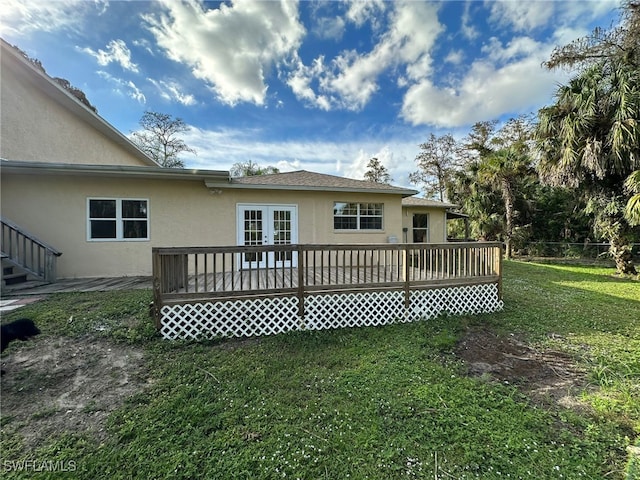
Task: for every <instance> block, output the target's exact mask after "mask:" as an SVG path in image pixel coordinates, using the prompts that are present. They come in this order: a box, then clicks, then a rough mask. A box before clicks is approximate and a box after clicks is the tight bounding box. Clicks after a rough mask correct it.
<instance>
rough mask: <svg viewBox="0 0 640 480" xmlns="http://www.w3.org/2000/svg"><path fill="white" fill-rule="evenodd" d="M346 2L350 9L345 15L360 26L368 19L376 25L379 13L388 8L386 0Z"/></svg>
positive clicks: (353, 0)
mask: <svg viewBox="0 0 640 480" xmlns="http://www.w3.org/2000/svg"><path fill="white" fill-rule="evenodd" d="M346 3H347V4H348V9H347V13H346V15H345V16H346V17H347V19H348V20H349V21H351V22H353V23H355V24H356V25H357V26H359V27H360V26H362V25H363V24H364V23H365V22H367V21H371V22H372V23H373V24H374V25H376V24H377V16H378V14H381V13H382V12H384V11H385V8H386V5H385V2H384V0H347V1H346Z"/></svg>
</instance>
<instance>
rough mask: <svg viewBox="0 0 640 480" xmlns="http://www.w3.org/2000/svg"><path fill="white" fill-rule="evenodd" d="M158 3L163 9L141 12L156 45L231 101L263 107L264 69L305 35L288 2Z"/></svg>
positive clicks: (167, 0)
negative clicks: (209, 5)
mask: <svg viewBox="0 0 640 480" xmlns="http://www.w3.org/2000/svg"><path fill="white" fill-rule="evenodd" d="M161 3H162V5H163V7H164V9H163V12H162V13H160V14H158V15H145V16H143V19H144V20H145V22H146V24H147V28H148V29H149V31H151V33H153V35H154V36H155V37H156V41H157V42H158V45H159V46H160V47H161V48H163V49H164V50H165V51H166V54H167V56H168V57H169V58H170V59H172V60H174V61H176V62H180V63H184V64H186V65H188V66H189V67H190V68H191V71H192V73H193V75H194V76H195V77H197V78H199V79H202V80H204V81H206V82H207V83H208V84H210V86H211V88H212V90H213V91H214V92H215V94H216V95H217V97H218V99H219V100H220V101H221V102H223V103H226V104H230V105H234V104H236V103H237V102H251V103H255V104H257V105H263V104H264V101H265V97H266V91H267V85H266V82H265V78H266V76H267V74H268V71H269V69H270V68H272V67H273V66H274V65H276V64H278V63H279V62H281V61H284V60H286V59H287V58H288V57H290V56H291V55H292V54H293V53H294V52H295V51H296V50H297V48H298V46H299V45H300V42H301V41H302V37H303V35H304V33H305V31H304V27H303V26H302V24H301V23H300V21H299V18H298V9H297V3H295V2H293V1H290V0H281V1H280V2H277V3H276V2H234V3H232V4H231V5H227V4H224V3H223V4H221V5H220V7H219V8H216V9H206V7H205V5H204V4H203V3H201V2H200V1H198V0H191V1H189V2H174V1H171V0H163V1H162V2H161Z"/></svg>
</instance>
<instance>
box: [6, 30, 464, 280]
mask: <svg viewBox="0 0 640 480" xmlns="http://www.w3.org/2000/svg"><path fill="white" fill-rule="evenodd" d="M1 48H2V51H1V53H0V57H1V61H2V66H1V75H2V78H1V79H0V99H1V105H0V112H1V117H0V121H1V126H0V159H1V160H0V179H1V203H0V213H1V216H2V219H3V221H8V222H11V223H12V224H14V225H17V226H19V228H20V230H22V231H24V232H26V233H28V234H29V235H31V236H34V237H36V238H38V239H39V240H41V241H42V242H45V243H46V244H48V245H51V246H53V247H54V248H55V249H57V250H58V251H59V252H62V255H61V256H60V257H59V258H58V262H57V276H58V277H61V278H64V277H92V276H131V275H150V274H151V263H152V262H151V249H152V247H170V246H178V247H187V246H210V245H245V244H251V245H254V244H278V243H319V244H323V243H330V244H336V243H339V244H354V243H386V242H418V241H420V242H422V241H424V242H444V241H446V226H445V223H446V211H447V210H448V209H450V208H451V207H452V205H449V204H446V203H439V202H432V201H425V200H421V199H415V198H412V195H414V194H416V193H417V192H416V191H414V190H411V189H407V188H400V187H394V186H390V185H381V184H376V183H371V182H365V181H361V180H352V179H347V178H342V177H336V176H331V175H324V174H319V173H312V172H306V171H298V172H290V173H282V174H275V175H266V176H260V177H246V178H237V179H231V178H230V177H229V173H228V172H227V171H221V170H190V169H168V168H162V167H159V166H158V165H157V164H156V163H155V162H154V161H153V160H151V159H150V158H148V157H147V156H146V155H145V154H144V153H143V152H141V151H140V150H139V149H138V148H137V147H136V146H135V145H134V144H133V143H132V142H131V141H130V140H129V139H128V138H127V137H126V136H125V135H123V134H122V133H120V132H119V131H117V130H116V129H115V128H114V127H113V126H111V125H110V124H109V123H108V122H107V121H105V120H104V119H103V118H101V117H100V116H99V115H97V114H96V113H94V112H93V111H92V110H90V109H89V108H87V107H86V106H85V105H84V104H82V103H81V102H80V101H79V100H78V99H76V98H75V97H74V96H73V95H71V94H70V93H69V92H67V91H66V90H64V89H63V88H62V87H60V86H59V85H58V84H57V83H55V82H54V81H52V80H51V78H49V77H48V76H47V75H46V74H45V73H44V72H43V71H41V70H40V69H38V68H37V67H36V66H34V65H33V64H32V63H31V62H29V61H28V60H27V59H26V58H24V56H23V55H22V54H21V53H20V52H19V51H17V50H15V49H14V48H12V47H11V46H9V45H8V44H7V43H6V42H4V41H2V45H1ZM3 232H4V227H3ZM5 243H6V238H5V235H4V233H3V250H4V249H5Z"/></svg>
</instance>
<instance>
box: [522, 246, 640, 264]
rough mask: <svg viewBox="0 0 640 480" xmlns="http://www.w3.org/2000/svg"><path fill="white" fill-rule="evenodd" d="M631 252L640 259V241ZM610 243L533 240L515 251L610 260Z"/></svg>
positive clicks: (540, 255) (533, 254) (528, 255)
mask: <svg viewBox="0 0 640 480" xmlns="http://www.w3.org/2000/svg"><path fill="white" fill-rule="evenodd" d="M631 245H632V250H631V253H632V254H633V258H634V260H635V261H636V262H638V261H640V243H633V244H631ZM608 252H609V244H608V243H604V242H582V243H570V242H532V243H528V244H525V245H524V246H522V247H520V248H518V249H517V250H516V251H515V254H516V256H522V257H548V258H565V259H589V260H608V259H610V257H609V254H608Z"/></svg>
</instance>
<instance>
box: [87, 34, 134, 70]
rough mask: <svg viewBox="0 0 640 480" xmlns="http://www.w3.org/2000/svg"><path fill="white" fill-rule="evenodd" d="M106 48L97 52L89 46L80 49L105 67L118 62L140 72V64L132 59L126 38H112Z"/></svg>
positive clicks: (128, 68)
mask: <svg viewBox="0 0 640 480" xmlns="http://www.w3.org/2000/svg"><path fill="white" fill-rule="evenodd" d="M106 48H107V49H106V50H102V49H98V51H97V52H96V51H94V50H92V49H91V48H89V47H86V48H82V49H80V50H81V51H82V52H85V53H88V54H89V55H91V56H92V57H94V58H95V59H96V60H97V61H98V65H101V66H103V67H105V66H107V65H109V64H110V63H117V64H119V65H120V66H121V67H122V68H124V69H125V70H129V71H131V72H135V73H137V72H138V65H136V64H135V63H133V62H132V61H131V51H130V50H129V48H128V47H127V44H126V43H125V42H124V40H120V39H117V40H111V41H110V42H109V43H108V44H107V47H106Z"/></svg>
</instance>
